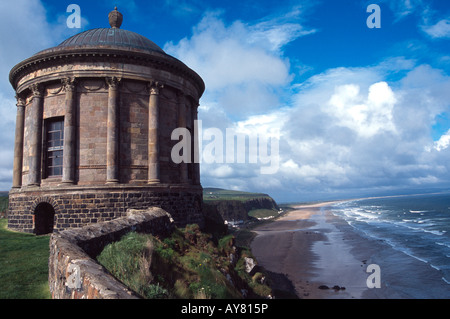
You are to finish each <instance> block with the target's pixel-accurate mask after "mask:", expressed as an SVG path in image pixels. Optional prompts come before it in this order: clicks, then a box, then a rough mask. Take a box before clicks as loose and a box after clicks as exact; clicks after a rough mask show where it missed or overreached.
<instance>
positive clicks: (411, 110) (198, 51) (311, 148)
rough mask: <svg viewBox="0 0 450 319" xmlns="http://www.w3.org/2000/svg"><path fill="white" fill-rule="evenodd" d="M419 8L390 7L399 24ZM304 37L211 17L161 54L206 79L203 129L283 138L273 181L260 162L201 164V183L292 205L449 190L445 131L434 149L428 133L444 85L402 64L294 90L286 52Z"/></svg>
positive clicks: (286, 29) (445, 96)
mask: <svg viewBox="0 0 450 319" xmlns="http://www.w3.org/2000/svg"><path fill="white" fill-rule="evenodd" d="M393 5H394V4H393ZM420 5H422V3H421V1H399V2H396V6H397V7H396V8H397V9H399V10H400V9H401V10H400V11H401V12H400V13H401V14H403V15H407V14H411V13H412V11H413V10H416V9H417V8H418V7H419V6H420ZM275 22H276V23H275ZM308 32H314V30H310V31H308V30H305V29H303V27H302V26H301V25H291V24H290V22H288V21H282V22H280V21H275V20H267V22H259V23H257V24H253V25H249V24H245V23H243V22H240V21H236V22H234V23H232V24H231V25H228V26H227V25H225V24H224V22H223V21H222V20H221V19H220V14H217V13H209V14H207V15H205V17H204V18H203V20H202V21H201V22H200V23H199V25H198V26H197V27H196V28H195V29H194V30H193V35H192V37H190V38H185V39H183V40H181V41H180V42H179V43H176V44H175V43H168V44H167V45H166V46H165V49H166V51H167V52H169V53H171V54H173V55H175V56H177V57H179V58H180V59H181V60H183V61H185V62H186V63H187V64H188V65H189V66H190V67H192V68H193V69H195V70H196V71H198V72H199V73H200V75H201V76H202V77H203V78H204V79H205V82H206V85H207V91H206V93H205V96H204V97H202V101H201V104H202V105H201V107H200V112H199V117H200V118H201V119H203V120H204V122H203V124H204V125H205V126H206V127H217V128H219V129H220V130H222V131H223V132H225V131H226V129H227V128H232V129H233V130H235V131H238V132H241V133H244V134H247V136H255V135H257V136H264V135H266V136H277V137H278V138H279V139H278V148H279V149H278V158H277V165H278V170H277V172H276V174H270V175H264V174H261V172H260V168H261V166H263V164H262V163H261V162H257V163H249V162H248V161H247V162H246V163H243V164H242V163H230V162H227V163H225V162H224V163H222V164H220V165H217V164H216V165H215V164H214V163H206V164H202V165H201V170H202V183H203V184H205V185H207V186H209V185H215V186H218V187H228V188H234V189H238V188H240V189H246V190H259V191H266V192H270V193H271V194H273V195H274V196H275V197H276V198H278V199H280V200H298V199H300V198H306V199H308V198H309V199H311V198H320V196H323V195H324V194H327V195H328V196H330V194H336V197H339V196H346V195H347V196H348V195H350V196H352V195H354V194H355V193H362V192H364V191H365V192H366V193H367V194H373V192H377V191H381V190H384V191H386V190H389V189H392V188H408V187H427V186H429V185H437V184H439V183H443V182H445V181H449V180H450V164H449V163H450V162H449V161H448V160H447V159H448V157H446V156H448V154H449V153H450V147H448V146H450V132H447V130H449V129H450V127H448V128H446V129H445V131H443V132H442V134H441V136H440V137H439V138H438V139H437V140H435V141H434V140H433V138H432V132H431V128H432V127H433V124H434V123H435V121H436V118H437V117H438V116H439V115H440V114H443V113H446V112H449V113H450V103H449V101H450V78H449V77H448V76H447V75H446V74H445V73H443V72H442V71H441V70H439V69H435V68H433V67H431V66H429V65H425V64H424V65H418V64H417V62H416V61H414V60H409V59H405V58H403V57H401V56H400V57H391V58H386V59H385V60H383V61H381V62H379V63H378V64H376V65H372V66H367V67H353V68H351V67H338V68H333V69H328V70H326V71H324V72H322V73H319V74H315V75H314V76H311V77H310V78H309V79H307V80H306V81H304V82H302V83H295V82H293V79H294V78H293V77H292V76H291V74H290V72H291V69H300V68H299V66H295V68H292V66H291V61H289V60H288V59H287V58H286V57H284V56H283V46H284V45H285V44H287V43H289V42H290V41H293V40H294V39H295V38H296V37H301V36H305V35H307V34H308ZM275 35H277V36H275ZM276 39H277V40H276ZM277 41H279V42H277ZM393 79H394V80H393ZM283 94H285V95H286V96H289V99H286V98H283ZM225 142H226V141H224V143H225ZM447 151H448V152H447ZM224 156H225V157H226V155H224ZM225 157H224V158H225Z"/></svg>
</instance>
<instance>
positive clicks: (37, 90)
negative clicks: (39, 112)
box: [30, 83, 44, 98]
mask: <svg viewBox="0 0 450 319" xmlns="http://www.w3.org/2000/svg"><path fill="white" fill-rule="evenodd" d="M30 90H31V94H32V96H33V98H35V97H43V95H44V88H43V87H42V84H40V83H35V84H31V86H30Z"/></svg>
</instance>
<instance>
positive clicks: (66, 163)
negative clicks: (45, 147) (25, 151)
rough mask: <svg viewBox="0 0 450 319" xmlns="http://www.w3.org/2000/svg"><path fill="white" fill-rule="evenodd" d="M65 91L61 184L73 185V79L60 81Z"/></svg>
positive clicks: (74, 102) (74, 96) (74, 98)
mask: <svg viewBox="0 0 450 319" xmlns="http://www.w3.org/2000/svg"><path fill="white" fill-rule="evenodd" d="M62 82H63V85H64V89H65V90H66V100H65V114H64V150H63V175H62V182H63V183H65V184H73V183H74V182H75V147H76V146H75V129H76V128H75V104H76V101H75V100H76V94H75V90H76V86H75V79H71V78H67V79H63V80H62Z"/></svg>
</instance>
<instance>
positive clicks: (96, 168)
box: [8, 9, 205, 234]
mask: <svg viewBox="0 0 450 319" xmlns="http://www.w3.org/2000/svg"><path fill="white" fill-rule="evenodd" d="M122 19H123V17H122V14H121V13H120V12H118V11H117V9H115V10H114V11H112V12H111V13H110V14H109V23H110V25H111V28H98V29H92V30H88V31H85V32H81V33H79V34H77V35H75V36H72V37H71V38H69V39H67V40H65V41H64V42H62V43H61V44H60V45H58V46H56V47H53V48H50V49H47V50H44V51H41V52H39V53H37V54H35V55H33V56H32V57H30V58H28V59H26V60H24V61H22V62H20V63H19V64H17V65H16V66H15V67H14V68H13V69H12V70H11V72H10V82H11V84H12V86H13V88H14V90H15V91H16V98H17V120H16V135H15V149H14V168H13V186H12V189H11V191H10V193H9V205H10V206H9V212H8V227H9V228H10V229H14V230H18V231H22V232H29V233H35V234H45V233H50V232H53V231H60V230H63V229H67V228H70V227H81V226H84V225H87V224H91V223H97V222H101V221H106V220H111V219H114V218H117V217H121V216H123V215H125V214H126V211H127V209H130V208H131V209H144V208H147V207H150V206H158V207H162V208H163V209H165V210H166V211H167V212H169V213H170V214H171V216H172V218H173V219H174V221H175V223H176V224H177V225H185V224H188V223H201V222H202V216H203V215H202V206H203V204H202V203H203V199H202V187H201V185H200V172H199V165H198V164H196V163H194V161H193V160H192V161H190V163H187V162H189V161H186V163H185V162H182V163H180V164H176V163H174V162H173V161H172V158H171V151H172V148H173V146H174V145H175V144H177V143H178V142H179V140H172V139H171V134H172V131H173V130H174V129H176V128H179V127H182V128H186V129H187V130H188V131H190V132H193V131H194V121H195V120H196V119H197V108H198V105H199V99H200V97H201V96H202V94H203V92H204V90H205V85H204V82H203V80H202V79H201V78H200V76H199V75H198V74H197V73H195V72H194V71H193V70H191V69H190V68H189V67H187V66H186V65H185V64H184V63H182V62H181V61H179V60H177V59H176V58H174V57H172V56H170V55H168V54H166V53H165V52H164V51H163V50H162V49H161V48H160V47H159V46H157V45H156V44H155V43H154V42H152V41H150V40H149V39H147V38H146V37H144V36H142V35H140V34H137V33H135V32H132V31H127V30H124V29H121V28H120V26H121V24H122ZM191 136H192V137H194V134H192V135H191ZM191 144H192V147H193V150H194V151H193V152H191V153H192V154H191V156H192V158H194V156H195V152H196V151H197V152H198V150H195V149H194V145H195V144H196V143H194V138H192V139H191Z"/></svg>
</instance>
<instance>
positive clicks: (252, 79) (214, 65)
mask: <svg viewBox="0 0 450 319" xmlns="http://www.w3.org/2000/svg"><path fill="white" fill-rule="evenodd" d="M220 17H221V15H220V12H208V13H206V14H205V15H204V17H203V19H202V20H201V21H200V23H199V24H198V25H197V26H196V27H195V28H194V30H193V35H192V36H191V37H190V38H184V39H182V40H181V41H180V42H178V43H167V44H166V45H165V46H164V50H165V51H166V52H168V53H169V54H172V55H174V56H176V57H178V58H180V59H181V60H182V61H183V62H185V63H186V64H187V65H188V66H189V67H191V68H193V69H194V70H196V71H197V72H198V73H199V74H200V76H202V78H203V79H204V81H205V83H206V86H207V91H206V93H205V96H204V97H203V99H202V104H209V103H215V102H219V105H220V107H221V108H223V109H224V110H225V111H226V112H228V113H232V114H233V116H234V117H235V118H239V119H243V118H245V116H248V115H251V114H255V113H256V112H259V113H263V112H265V111H267V110H270V109H274V108H276V107H278V106H279V96H280V92H281V91H282V89H283V88H284V87H285V86H286V85H288V84H289V83H290V81H291V74H290V63H289V61H288V59H286V58H285V57H283V56H282V52H281V51H280V49H281V48H282V47H283V46H285V45H286V44H288V43H289V42H291V41H293V40H294V39H296V38H298V37H300V36H304V35H307V34H309V33H311V32H313V31H308V30H305V29H304V28H303V27H302V26H301V25H299V24H297V23H292V22H290V23H284V22H283V23H279V22H278V21H277V20H276V19H275V20H274V19H272V20H265V21H262V22H259V23H256V24H251V25H250V24H246V23H244V22H242V21H235V22H233V23H232V24H231V25H225V23H224V22H223V21H222V20H221V18H220Z"/></svg>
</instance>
